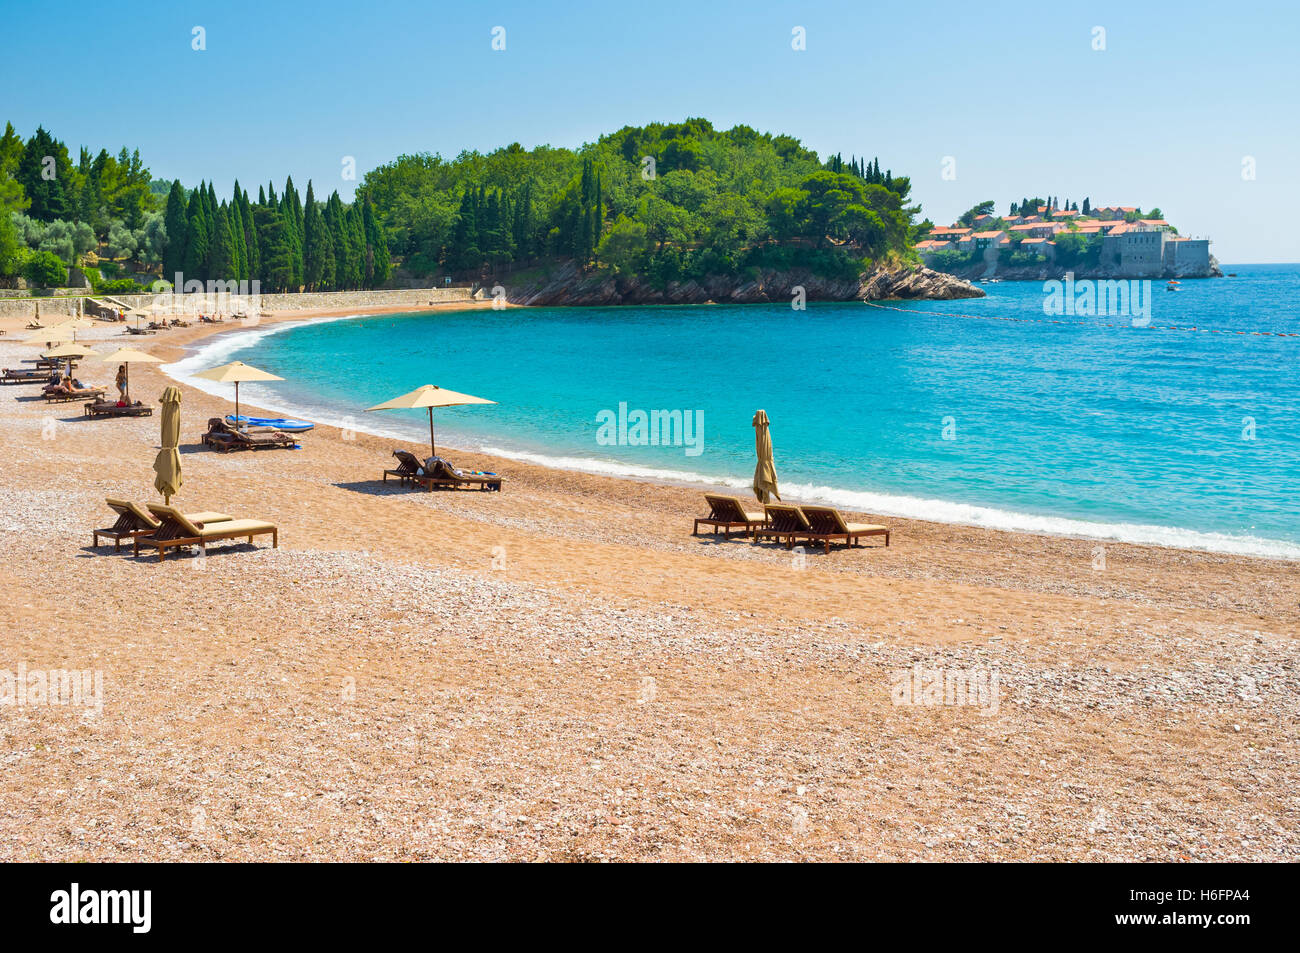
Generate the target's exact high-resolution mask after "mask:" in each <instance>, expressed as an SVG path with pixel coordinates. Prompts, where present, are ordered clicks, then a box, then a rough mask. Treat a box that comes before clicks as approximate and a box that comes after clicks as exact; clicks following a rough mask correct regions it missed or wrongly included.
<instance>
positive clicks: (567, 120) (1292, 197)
mask: <svg viewBox="0 0 1300 953" xmlns="http://www.w3.org/2000/svg"><path fill="white" fill-rule="evenodd" d="M814 6H815V9H813V8H811V7H810V5H809V4H806V3H771V2H765V0H749V2H737V3H719V2H699V0H697V2H692V3H678V2H665V3H654V4H651V3H645V4H641V3H635V2H633V3H611V2H604V3H587V2H583V0H571V2H564V3H556V4H547V3H541V2H532V3H515V2H508V3H504V2H503V3H483V4H480V3H474V4H467V3H455V4H451V3H432V2H423V3H407V2H383V0H372V2H365V3H361V2H356V0H346V2H344V0H316V2H313V3H310V4H309V3H297V4H295V3H281V2H261V3H252V2H245V0H234V2H222V3H191V2H186V0H146V2H139V3H131V4H105V3H82V2H77V0H69V2H64V3H61V4H57V5H55V6H49V5H44V4H35V3H28V4H23V5H21V6H19V5H17V4H12V3H11V4H6V6H5V9H4V12H3V14H2V20H0V22H3V23H4V30H3V34H2V35H0V88H2V89H3V90H4V94H3V109H0V121H3V120H4V119H6V118H8V119H10V120H12V121H13V123H14V125H15V126H16V127H17V128H18V131H19V132H20V133H21V134H22V135H24V136H27V135H30V133H31V132H32V130H33V129H34V128H35V127H36V125H37V124H38V123H41V124H44V125H45V126H46V127H47V128H49V129H50V130H51V131H52V132H54V134H55V135H56V136H58V137H59V138H61V139H63V140H64V141H65V142H67V143H68V145H69V147H70V148H72V149H73V151H74V154H75V150H76V148H77V146H79V145H83V144H84V145H87V146H92V147H94V148H96V149H98V148H99V147H101V146H106V147H109V148H110V149H111V150H113V151H116V149H117V148H119V147H120V146H122V145H124V144H126V145H130V146H133V147H134V146H138V147H139V148H140V152H141V155H142V157H143V158H144V160H145V162H146V164H147V165H148V166H149V167H150V169H151V171H152V172H153V173H154V174H155V175H156V176H160V177H165V178H169V179H170V178H180V179H181V180H182V182H184V183H186V184H187V185H192V184H194V183H196V182H198V180H199V179H202V178H207V179H213V180H215V182H216V187H217V190H218V192H219V193H221V194H225V193H227V192H228V191H229V189H230V186H231V183H232V182H233V180H234V179H235V178H236V177H238V178H239V179H240V181H241V183H242V184H244V185H245V186H248V187H251V188H253V190H254V191H255V190H256V184H257V183H258V182H264V181H266V180H267V179H271V178H273V179H274V180H275V181H276V183H277V187H278V185H279V183H282V182H283V181H284V177H285V175H286V174H287V173H288V174H292V175H293V177H294V180H295V182H297V183H299V185H300V186H303V187H305V185H306V181H307V179H308V178H311V179H314V180H315V183H316V191H317V194H318V195H320V194H322V193H325V194H328V192H329V191H330V190H332V189H334V188H339V189H340V191H341V192H342V194H343V195H344V197H345V198H346V197H350V194H351V188H352V185H353V183H350V182H346V181H343V180H342V179H341V177H340V172H341V168H342V166H341V160H342V157H343V156H345V155H352V156H355V157H356V160H357V166H358V170H359V173H360V174H364V172H365V171H366V170H367V169H370V168H372V167H374V166H376V165H379V164H382V163H384V162H386V161H388V160H390V159H392V158H393V157H395V156H397V155H399V154H400V153H403V152H418V151H431V152H441V153H442V154H444V155H446V156H452V155H455V154H456V153H457V152H458V151H460V150H461V149H462V148H474V149H479V150H483V151H487V150H490V149H492V148H494V147H496V146H499V145H504V144H507V143H510V142H512V141H518V142H521V143H523V144H524V145H525V146H533V145H536V144H539V143H552V144H554V145H564V146H576V145H579V144H581V143H583V142H586V141H590V140H592V139H594V138H596V137H598V136H599V135H600V134H601V133H603V132H608V131H612V130H614V129H617V128H618V127H620V126H622V125H625V124H641V123H645V122H650V121H654V120H669V121H671V120H676V119H681V118H684V117H687V116H704V117H706V118H708V119H710V120H712V121H713V123H714V124H715V125H717V126H719V127H721V128H726V127H729V126H731V125H734V124H736V123H746V124H748V125H751V126H754V127H756V128H758V129H761V130H767V131H772V132H785V133H789V134H791V135H794V136H796V137H798V138H799V139H801V140H803V142H804V143H805V144H806V145H808V146H809V147H811V148H813V149H816V150H817V151H818V152H819V153H821V154H822V155H823V156H825V155H826V154H828V153H832V152H837V151H840V152H843V153H844V154H845V155H846V156H847V155H848V154H850V153H855V154H859V155H861V154H867V155H878V156H879V157H880V161H881V165H882V167H888V168H891V169H893V170H894V171H895V172H896V173H905V174H908V175H911V176H912V179H913V182H914V183H915V185H914V195H915V196H916V198H917V199H918V200H919V201H920V202H921V203H922V204H923V205H924V208H925V212H926V214H928V215H930V216H931V217H932V218H934V220H935V221H937V222H940V223H947V222H949V221H951V220H952V219H953V218H954V217H955V216H956V215H958V214H959V213H960V212H961V211H963V210H964V209H965V208H967V207H969V206H971V205H973V204H975V203H976V202H977V201H979V200H981V199H986V198H991V199H995V200H996V201H997V204H998V208H999V210H1005V208H1006V205H1007V203H1008V202H1009V201H1011V200H1012V199H1013V198H1015V199H1019V198H1020V197H1021V196H1023V195H1025V194H1029V195H1033V194H1035V193H1037V194H1041V195H1046V194H1049V193H1050V194H1052V195H1058V196H1060V197H1061V198H1062V199H1066V198H1068V199H1071V200H1074V201H1082V199H1083V198H1084V196H1085V195H1086V196H1089V197H1090V198H1091V199H1092V201H1093V203H1094V204H1099V205H1141V206H1143V207H1144V208H1150V207H1152V206H1159V207H1160V208H1161V209H1162V210H1163V211H1164V212H1165V214H1166V217H1168V218H1169V219H1170V220H1171V221H1173V222H1174V223H1175V224H1176V225H1178V226H1179V227H1180V229H1181V230H1182V232H1183V234H1185V235H1193V236H1202V235H1208V236H1209V237H1211V238H1213V239H1214V245H1213V246H1212V249H1213V251H1214V253H1215V254H1216V255H1217V256H1218V258H1219V259H1220V260H1221V261H1224V262H1226V263H1239V262H1262V261H1300V230H1298V229H1297V228H1296V227H1295V223H1296V222H1300V188H1297V181H1296V176H1297V173H1298V172H1300V154H1298V153H1300V148H1298V147H1300V121H1298V120H1300V108H1298V107H1300V79H1297V77H1298V76H1300V72H1298V71H1297V62H1296V61H1297V53H1296V41H1297V38H1298V37H1300V31H1298V30H1297V28H1298V27H1300V10H1298V9H1297V8H1296V6H1295V5H1294V4H1291V3H1283V2H1274V3H1255V4H1235V5H1228V6H1225V5H1223V4H1221V3H1209V2H1203V0H1185V2H1182V3H1177V4H1163V3H1162V4H1156V3H1134V2H1132V0H1129V2H1123V3H1112V2H1101V3H1098V2H1089V3H1086V4H1085V3H1068V4H1062V3H1059V2H1057V0H1040V2H1017V3H1010V2H1006V3H1003V2H989V0H978V2H973V0H961V2H947V0H940V2H928V3H927V2H922V3H890V4H867V3H863V2H853V3H818V4H815V5H814ZM551 7H553V8H554V9H551ZM1173 11H1177V15H1176V16H1175V15H1172V14H1173ZM498 25H499V26H504V27H505V28H506V50H505V51H504V52H495V51H493V50H492V49H491V30H492V28H493V27H494V26H498ZM195 26H202V27H204V28H205V30H206V42H207V49H206V50H205V51H202V52H196V51H194V50H192V49H191V40H192V28H193V27H195ZM794 26H802V27H804V28H806V30H807V50H806V51H803V52H795V51H793V50H792V49H791V43H790V40H791V29H792V28H793V27H794ZM1096 26H1101V27H1104V28H1105V30H1106V49H1105V50H1104V51H1095V50H1093V48H1092V44H1093V28H1094V27H1096ZM945 156H952V157H954V158H955V160H956V179H955V180H952V181H945V180H944V179H943V178H942V177H941V169H942V162H943V158H944V157H945ZM1245 156H1252V157H1253V158H1254V160H1255V163H1256V178H1255V179H1254V180H1253V181H1247V180H1243V178H1242V161H1243V157H1245Z"/></svg>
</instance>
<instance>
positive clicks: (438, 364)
mask: <svg viewBox="0 0 1300 953" xmlns="http://www.w3.org/2000/svg"><path fill="white" fill-rule="evenodd" d="M1224 270H1225V271H1235V272H1237V274H1238V277H1236V278H1223V279H1217V280H1200V281H1194V280H1189V281H1184V282H1182V284H1181V286H1180V289H1181V290H1179V291H1177V292H1167V291H1166V290H1165V284H1164V282H1153V284H1152V293H1151V306H1152V310H1151V314H1150V318H1151V321H1150V323H1151V325H1152V327H1151V328H1135V327H1133V326H1132V321H1131V318H1130V317H1128V316H1120V317H1092V316H1073V317H1071V316H1065V317H1061V318H1057V319H1055V320H1058V321H1060V322H1062V323H1058V324H1054V323H1051V320H1053V319H1048V318H1046V317H1045V316H1044V312H1043V302H1044V298H1045V291H1044V288H1043V286H1042V285H1041V284H1039V283H1033V282H1003V283H997V284H989V285H984V286H982V287H984V289H985V290H986V291H987V292H988V297H987V298H984V299H974V300H963V301H951V302H916V303H914V304H908V303H891V307H893V308H897V309H900V310H885V309H877V308H873V307H870V306H867V305H864V304H860V303H848V304H827V303H818V302H812V303H810V304H809V305H808V308H807V310H806V311H794V310H792V309H791V308H790V307H789V306H786V305H770V306H769V305H747V306H729V305H714V306H699V307H655V308H643V307H622V308H544V309H513V310H505V311H499V312H495V311H470V312H456V313H439V314H426V315H401V316H385V317H369V318H361V319H346V320H329V321H321V322H318V323H312V324H306V325H300V326H294V327H287V326H284V325H281V326H278V327H273V328H256V329H252V330H248V331H244V332H239V333H236V334H233V335H225V336H223V337H221V338H219V339H217V340H215V341H214V342H213V343H210V344H208V345H206V346H205V348H204V350H203V351H201V352H199V353H198V354H196V355H195V356H193V357H191V358H188V359H187V360H186V361H184V362H182V364H181V365H177V366H175V367H174V373H177V374H178V376H182V377H184V376H185V375H187V374H188V373H191V372H192V371H194V370H197V369H199V368H202V367H208V366H212V365H213V364H216V363H220V362H222V361H224V360H232V359H241V360H246V361H248V362H250V363H254V364H256V365H257V366H259V367H262V368H264V369H267V370H270V371H273V372H275V373H277V374H280V375H281V376H283V377H285V378H286V381H285V382H284V383H283V384H275V385H267V386H266V387H261V388H258V387H253V386H246V387H244V388H243V390H242V395H243V396H245V397H246V399H248V400H249V401H250V403H251V402H256V403H258V404H259V405H261V406H265V407H275V408H278V409H280V410H283V411H288V412H291V413H295V414H297V415H300V416H307V417H314V418H315V419H317V420H321V421H323V422H333V423H338V422H341V421H345V420H348V419H349V418H351V422H352V423H353V425H354V426H358V427H361V428H363V429H373V430H379V431H381V432H391V433H395V434H397V433H400V434H402V435H404V436H410V437H412V438H414V439H419V438H420V436H421V435H422V434H423V435H424V436H425V437H426V438H427V423H426V418H425V417H424V416H423V413H422V412H415V411H412V412H385V413H380V414H366V413H363V412H362V411H363V409H364V408H365V407H367V406H370V405H371V404H375V403H378V402H380V401H382V400H385V399H387V398H389V397H392V396H395V395H397V394H400V393H404V392H405V391H408V390H411V389H413V388H414V387H416V386H418V385H420V384H423V383H436V384H439V385H441V386H444V387H448V388H451V389H454V390H459V391H464V392H466V393H471V394H477V395H480V396H483V397H488V398H491V399H493V400H496V401H498V404H497V405H496V406H490V407H463V408H452V409H447V410H441V411H435V420H436V423H437V428H438V437H439V443H440V444H441V443H442V442H443V441H445V442H446V444H447V445H448V446H457V447H479V448H483V449H487V450H490V451H492V452H496V453H505V454H507V455H514V456H517V457H520V458H523V459H535V460H538V461H540V462H550V463H553V464H556V465H563V466H572V467H581V468H583V469H589V470H596V471H603V472H611V473H624V474H628V475H641V476H661V477H663V478H665V479H674V480H690V479H699V480H702V481H710V482H723V483H731V484H734V485H736V486H740V487H743V486H747V485H748V482H749V478H750V476H751V474H752V472H753V460H754V439H753V438H754V433H753V430H752V428H751V426H750V420H751V417H752V416H753V413H754V411H755V410H756V409H758V408H760V407H761V408H763V409H764V410H766V411H767V413H768V416H769V417H770V418H771V421H772V431H771V432H772V439H773V443H774V445H775V448H776V462H777V472H778V475H779V477H780V480H781V485H782V489H783V495H784V496H786V497H794V498H798V499H805V500H809V499H820V500H827V501H829V502H832V503H835V504H838V505H841V506H845V507H849V508H853V509H859V510H866V511H869V512H872V513H884V514H895V515H903V516H917V517H924V518H932V519H939V520H949V521H957V522H966V523H975V524H982V525H991V526H1001V527H1004V528H1012V529H1025V530H1044V531H1049V532H1067V533H1080V534H1084V535H1091V536H1097V537H1100V538H1116V539H1128V540H1133V541H1142V542H1157V543H1170V544H1178V545H1190V546H1200V547H1205V548H1210V549H1218V550H1224V551H1233V552H1253V553H1260V554H1269V555H1281V556H1288V557H1292V558H1300V498H1298V497H1300V337H1278V336H1273V335H1268V336H1262V335H1255V334H1245V335H1241V334H1235V333H1232V334H1211V333H1207V332H1205V331H1200V330H1198V331H1189V330H1168V329H1167V327H1168V326H1170V325H1178V326H1182V327H1188V326H1193V325H1195V326H1198V327H1199V328H1213V329H1221V330H1227V331H1238V330H1244V331H1284V332H1290V333H1300V305H1298V304H1297V293H1298V292H1300V266H1293V265H1277V266H1273V265H1267V266H1266V265H1254V266H1252V265H1239V266H1225V269H1224ZM963 315H973V316H974V317H968V316H963ZM1106 324H1112V325H1115V326H1114V327H1106V326H1105V325H1106ZM209 386H211V385H209ZM222 392H224V391H222ZM620 403H625V404H626V405H627V407H628V408H629V410H635V409H643V410H647V411H648V410H652V409H675V410H683V411H700V412H702V414H703V418H702V419H703V445H702V452H701V453H700V454H699V455H698V456H692V455H689V454H688V453H687V452H686V450H687V448H686V447H683V446H607V445H602V444H600V443H598V442H597V433H598V414H599V413H600V412H601V411H603V410H610V411H615V412H617V410H618V408H619V405H620ZM945 434H946V435H947V436H948V437H951V438H952V439H945ZM452 456H454V454H452Z"/></svg>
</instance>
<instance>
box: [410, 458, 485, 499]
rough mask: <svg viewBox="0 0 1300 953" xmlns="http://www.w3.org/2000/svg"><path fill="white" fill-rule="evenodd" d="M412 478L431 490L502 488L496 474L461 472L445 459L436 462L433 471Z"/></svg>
mask: <svg viewBox="0 0 1300 953" xmlns="http://www.w3.org/2000/svg"><path fill="white" fill-rule="evenodd" d="M421 469H423V468H421ZM411 480H412V481H413V482H415V483H418V484H419V485H420V486H422V487H424V488H425V489H427V490H429V491H430V492H432V491H433V490H436V489H438V488H440V487H445V488H447V489H452V490H471V489H473V490H496V491H497V492H500V490H501V477H499V476H497V475H496V474H468V473H466V474H459V473H457V472H456V471H455V470H453V469H452V467H451V465H450V464H449V463H447V461H445V460H442V461H439V462H438V463H436V464H435V465H434V468H433V472H431V473H422V474H418V475H416V476H413V477H411Z"/></svg>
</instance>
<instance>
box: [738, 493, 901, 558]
mask: <svg viewBox="0 0 1300 953" xmlns="http://www.w3.org/2000/svg"><path fill="white" fill-rule="evenodd" d="M765 509H766V512H767V519H768V525H767V526H765V527H763V528H761V529H758V530H755V531H754V539H755V541H756V542H757V541H758V540H759V539H762V538H766V537H771V538H773V539H775V540H776V541H777V542H784V543H785V548H786V549H789V548H791V547H792V546H793V545H794V544H795V541H796V540H807V541H809V542H815V543H821V544H822V545H823V546H824V547H825V551H826V552H827V553H829V552H830V551H831V543H833V542H844V543H847V544H849V545H850V546H856V545H858V540H859V539H861V538H862V537H863V536H884V537H885V545H886V546H888V545H889V529H888V527H885V526H878V525H876V524H874V523H849V522H846V521H845V519H844V517H843V516H841V515H840V513H839V511H838V510H836V509H833V508H832V507H829V506H803V507H799V506H792V505H790V504H789V503H769V504H767V506H766V508H765Z"/></svg>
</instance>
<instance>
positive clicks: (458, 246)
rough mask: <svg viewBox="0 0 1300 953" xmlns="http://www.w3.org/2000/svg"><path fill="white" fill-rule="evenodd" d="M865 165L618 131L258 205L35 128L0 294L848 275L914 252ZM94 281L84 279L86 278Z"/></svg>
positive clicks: (654, 127) (10, 199)
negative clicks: (137, 280)
mask: <svg viewBox="0 0 1300 953" xmlns="http://www.w3.org/2000/svg"><path fill="white" fill-rule="evenodd" d="M910 188H911V186H910V182H909V180H908V179H907V178H906V177H902V176H894V175H893V173H892V171H889V170H886V171H885V172H883V173H882V172H881V170H880V163H879V161H878V160H870V161H868V160H866V159H859V158H857V157H851V158H849V159H848V160H847V161H846V160H845V159H844V158H843V157H842V156H840V155H834V156H831V157H829V158H828V159H827V160H826V161H824V162H823V161H822V160H820V159H819V158H818V156H817V154H816V153H815V152H812V151H810V150H808V149H805V148H804V147H803V146H802V145H801V144H800V143H799V141H798V140H796V139H793V138H791V137H789V136H773V135H770V134H767V133H759V132H756V131H755V130H753V129H751V128H749V127H747V126H736V127H734V128H732V129H729V130H726V131H725V132H724V131H718V130H715V129H714V128H713V126H712V125H711V124H710V123H709V122H708V121H707V120H703V119H690V120H687V121H685V122H682V123H675V124H661V123H654V124H651V125H647V126H643V127H630V126H629V127H625V128H623V129H620V130H619V131H617V132H615V133H612V134H610V135H606V136H603V137H601V138H600V139H599V140H597V141H596V142H594V143H590V144H588V145H586V146H583V147H582V148H581V149H578V150H571V149H563V148H555V147H551V146H539V147H537V148H534V149H531V150H526V149H524V148H523V147H522V146H520V145H519V144H517V143H516V144H512V145H509V146H505V147H503V148H500V149H497V150H495V151H494V152H491V153H488V154H481V153H477V152H462V153H461V154H460V155H458V156H457V157H456V158H455V159H453V160H445V159H443V158H442V157H440V156H438V155H433V154H429V153H419V154H415V155H404V156H400V157H399V158H397V159H396V160H394V161H393V162H391V163H388V164H387V165H384V166H381V167H379V168H377V169H374V170H372V171H371V172H369V173H367V174H366V176H365V177H364V179H363V181H362V182H361V183H360V185H359V186H358V188H357V190H356V196H355V199H354V200H353V201H352V202H351V203H344V202H343V201H342V199H341V198H340V197H339V195H338V193H337V191H336V192H334V193H333V194H332V195H330V196H329V198H328V199H326V200H324V201H320V200H318V199H317V198H316V196H315V190H314V187H313V185H312V183H311V182H308V183H307V190H306V195H305V196H302V195H300V194H299V192H298V190H297V188H296V187H295V186H294V184H293V180H292V179H288V180H287V181H286V182H285V184H284V186H283V187H282V188H281V190H280V193H279V194H278V195H277V194H276V190H275V187H274V185H271V184H268V185H266V186H259V188H258V194H257V197H256V199H255V200H254V199H253V198H252V197H251V196H250V194H249V192H248V191H247V190H246V189H243V188H242V187H241V186H240V185H239V184H238V183H236V184H235V186H234V190H233V193H232V194H231V195H230V196H229V197H228V198H222V199H220V200H218V197H217V195H216V193H215V191H214V189H213V187H212V185H210V184H208V183H199V184H198V185H197V186H196V187H193V188H186V187H185V186H184V185H182V184H181V183H180V182H179V181H174V182H170V183H168V182H166V181H163V180H157V179H153V178H152V177H151V175H150V172H149V170H148V169H147V168H146V167H145V166H144V165H143V164H142V162H141V159H140V155H139V152H138V151H136V152H132V153H128V151H127V150H126V149H125V148H123V149H122V150H121V151H120V152H119V153H118V154H117V156H116V157H114V156H112V155H110V154H109V153H108V152H107V151H106V150H101V151H100V152H99V153H98V154H92V153H91V151H89V150H88V149H86V148H84V147H83V148H82V149H81V150H80V154H79V156H78V158H77V161H75V162H74V161H73V159H72V156H71V154H70V152H69V150H68V148H67V146H66V145H65V144H64V143H62V142H60V141H58V140H57V139H55V138H54V137H53V136H52V135H51V134H50V133H49V132H47V131H46V130H45V129H44V128H38V129H37V130H36V131H35V132H34V133H33V134H32V136H31V137H30V138H29V139H27V140H26V141H24V140H22V139H21V138H20V137H19V136H18V135H17V134H16V133H15V132H14V129H13V127H12V125H9V126H7V128H6V130H5V133H4V136H3V137H2V138H0V213H2V214H0V280H3V281H7V282H8V283H12V282H13V280H14V279H15V278H16V277H18V276H20V275H21V276H23V277H25V278H26V279H27V281H28V283H29V284H35V285H50V284H58V283H61V281H62V279H61V278H60V277H59V273H60V272H61V271H64V270H65V269H66V267H68V266H73V265H77V266H82V267H86V268H87V274H88V275H89V276H90V278H91V280H92V281H94V282H95V283H96V290H99V291H106V292H108V293H113V292H117V293H121V292H124V291H128V290H133V287H128V286H134V282H132V281H131V280H130V279H121V278H119V279H117V280H113V279H114V276H115V275H118V274H119V273H120V274H127V273H128V272H134V273H136V274H137V275H138V274H141V273H142V272H144V273H149V272H152V273H157V274H161V275H162V276H163V277H164V278H166V279H168V280H170V279H171V278H172V276H173V275H174V274H175V273H176V272H181V273H183V274H184V276H185V278H186V279H187V280H189V279H195V278H197V279H200V280H206V279H218V280H236V281H237V280H242V279H257V280H259V281H260V282H261V286H262V290H263V291H268V292H271V291H285V290H298V289H306V290H334V289H351V288H373V287H379V286H381V285H383V284H384V283H385V282H387V281H389V279H390V277H391V276H392V274H393V271H394V269H395V267H399V266H400V267H401V268H402V270H403V274H405V275H407V276H409V277H413V278H418V279H429V280H433V279H435V278H437V279H440V278H442V277H444V276H445V277H454V278H457V279H460V280H477V279H480V278H484V277H487V276H489V275H496V274H506V273H510V272H512V271H516V270H518V269H521V268H530V267H534V266H538V265H545V264H547V263H550V262H555V261H569V260H572V261H576V262H577V263H578V264H579V266H580V267H582V268H583V269H587V270H606V271H611V272H614V273H629V272H630V273H637V274H642V275H646V276H648V277H649V278H650V279H651V280H653V281H654V282H656V283H666V282H668V281H672V280H680V279H685V278H692V277H702V276H705V275H739V274H741V273H742V272H745V271H746V270H752V269H754V268H760V267H763V268H789V267H796V266H798V267H807V268H810V269H812V270H814V271H816V272H818V273H823V274H832V275H849V274H856V273H857V272H858V271H860V270H862V268H864V267H866V266H867V265H869V264H870V263H871V262H873V261H879V260H881V259H883V258H896V259H901V258H905V257H907V256H909V254H910V247H911V239H912V237H913V235H914V233H915V228H914V226H913V224H912V223H913V220H914V217H915V216H916V214H917V213H918V212H919V207H917V206H912V205H909V204H908V196H909V192H910ZM87 266H93V267H87Z"/></svg>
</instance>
